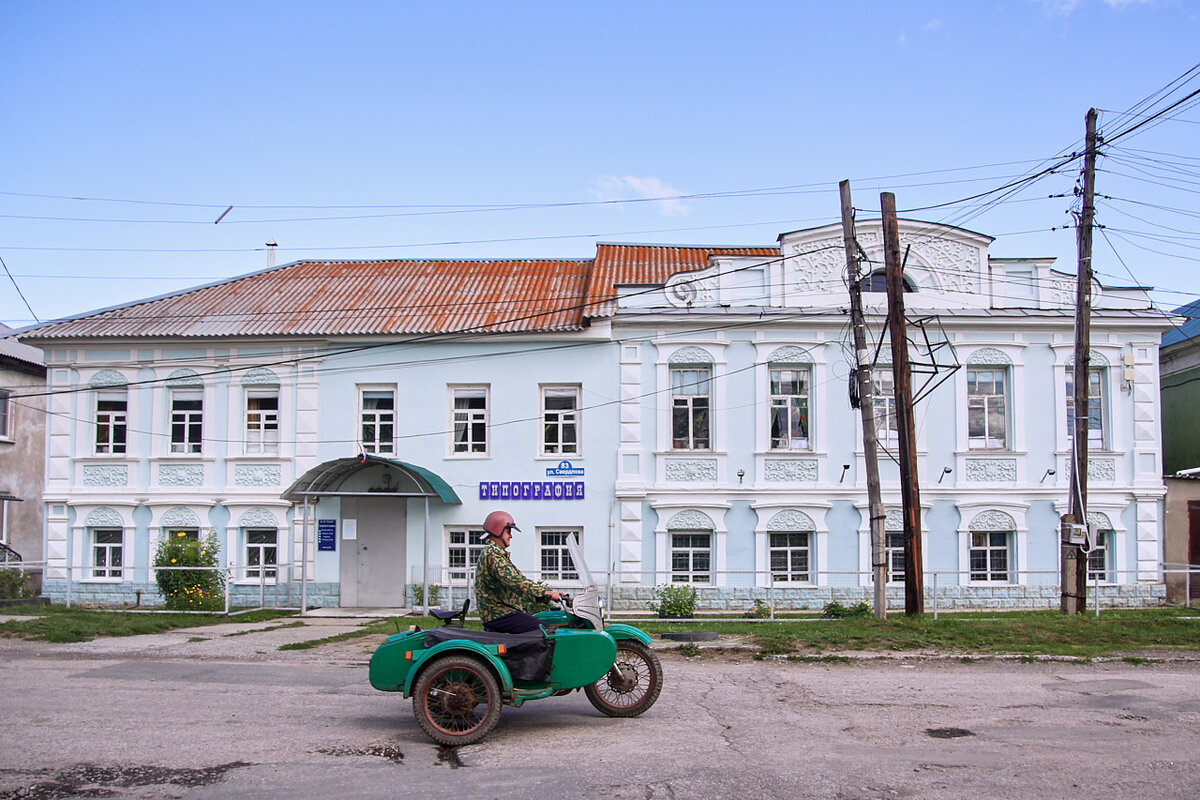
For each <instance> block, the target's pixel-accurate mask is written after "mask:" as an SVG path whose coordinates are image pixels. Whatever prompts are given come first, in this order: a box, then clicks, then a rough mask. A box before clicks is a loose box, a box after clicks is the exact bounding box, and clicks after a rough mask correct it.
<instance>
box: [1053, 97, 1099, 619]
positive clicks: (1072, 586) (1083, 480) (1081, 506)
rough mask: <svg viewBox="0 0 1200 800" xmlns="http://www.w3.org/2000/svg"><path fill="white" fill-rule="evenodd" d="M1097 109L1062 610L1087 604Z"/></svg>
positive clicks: (1086, 197)
mask: <svg viewBox="0 0 1200 800" xmlns="http://www.w3.org/2000/svg"><path fill="white" fill-rule="evenodd" d="M1096 117H1097V113H1096V109H1094V108H1092V109H1088V112H1087V118H1086V119H1087V138H1086V139H1085V144H1084V153H1083V213H1082V214H1080V217H1079V233H1078V236H1077V237H1076V242H1077V243H1078V245H1079V267H1078V269H1077V271H1076V276H1075V370H1074V373H1073V375H1072V383H1073V388H1074V394H1075V396H1074V398H1072V402H1074V404H1075V428H1074V430H1073V431H1072V432H1071V451H1072V460H1071V505H1070V511H1069V513H1068V514H1067V515H1066V516H1065V517H1063V520H1062V523H1063V524H1062V528H1061V532H1062V538H1063V542H1062V581H1061V583H1062V585H1061V606H1062V613H1064V614H1082V613H1083V612H1084V611H1085V610H1086V609H1087V553H1085V552H1084V550H1083V547H1082V546H1080V545H1078V544H1071V543H1070V542H1069V541H1067V538H1068V535H1069V533H1070V531H1071V525H1072V524H1075V525H1087V471H1088V427H1089V425H1088V423H1089V410H1090V409H1089V408H1088V387H1089V386H1090V379H1089V378H1090V376H1089V367H1090V366H1091V357H1090V355H1089V353H1090V351H1091V317H1092V221H1093V219H1094V217H1095V213H1096V209H1095V199H1096V147H1097V143H1098V137H1097V135H1096Z"/></svg>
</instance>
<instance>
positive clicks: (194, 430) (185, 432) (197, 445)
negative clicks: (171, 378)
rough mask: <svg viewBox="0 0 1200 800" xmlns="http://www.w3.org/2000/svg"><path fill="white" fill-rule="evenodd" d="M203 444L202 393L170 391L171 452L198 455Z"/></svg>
mask: <svg viewBox="0 0 1200 800" xmlns="http://www.w3.org/2000/svg"><path fill="white" fill-rule="evenodd" d="M203 442H204V393H203V392H202V391H201V390H200V389H172V390H171V452H172V453H199V452H200V451H201V447H202V445H203Z"/></svg>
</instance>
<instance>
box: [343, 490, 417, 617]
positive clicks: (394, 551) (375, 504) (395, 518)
mask: <svg viewBox="0 0 1200 800" xmlns="http://www.w3.org/2000/svg"><path fill="white" fill-rule="evenodd" d="M349 520H354V521H355V522H354V525H352V526H351V527H353V528H356V529H357V531H356V535H355V538H354V539H346V538H343V539H342V557H341V570H340V573H341V574H340V578H341V595H342V599H341V605H342V606H343V607H356V608H367V607H384V608H397V607H399V606H402V605H404V600H405V579H406V576H405V563H406V559H405V551H406V547H405V543H406V542H405V540H406V533H405V532H406V530H407V522H408V519H407V501H405V500H403V499H401V498H396V497H343V498H342V531H343V537H344V536H345V531H346V522H347V521H349Z"/></svg>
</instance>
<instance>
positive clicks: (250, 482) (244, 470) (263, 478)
mask: <svg viewBox="0 0 1200 800" xmlns="http://www.w3.org/2000/svg"><path fill="white" fill-rule="evenodd" d="M282 475H283V473H282V471H281V470H280V467H279V465H278V464H238V465H236V466H234V468H233V483H234V485H235V486H278V485H279V483H280V481H281V479H282Z"/></svg>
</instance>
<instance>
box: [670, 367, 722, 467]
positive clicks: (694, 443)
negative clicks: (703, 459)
mask: <svg viewBox="0 0 1200 800" xmlns="http://www.w3.org/2000/svg"><path fill="white" fill-rule="evenodd" d="M667 375H668V379H669V380H670V390H671V406H670V415H669V416H668V418H667V424H668V425H669V428H668V441H669V442H670V446H671V449H672V450H675V451H689V450H700V451H710V450H712V449H713V446H712V444H713V366H712V364H672V365H671V366H670V368H669V370H668V372H667ZM691 387H695V388H696V391H686V390H688V389H689V388H691ZM701 388H703V391H700V389H701ZM701 401H703V402H701ZM677 411H679V412H681V413H682V414H683V415H684V416H685V417H686V418H687V435H686V436H683V437H677V436H676V435H675V418H676V412H677ZM701 414H703V415H704V421H705V422H704V428H705V430H704V435H703V436H698V435H697V432H696V428H697V422H696V420H697V417H698V416H700V415H701ZM680 442H682V444H681V443H680Z"/></svg>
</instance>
